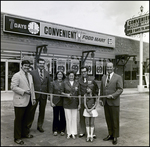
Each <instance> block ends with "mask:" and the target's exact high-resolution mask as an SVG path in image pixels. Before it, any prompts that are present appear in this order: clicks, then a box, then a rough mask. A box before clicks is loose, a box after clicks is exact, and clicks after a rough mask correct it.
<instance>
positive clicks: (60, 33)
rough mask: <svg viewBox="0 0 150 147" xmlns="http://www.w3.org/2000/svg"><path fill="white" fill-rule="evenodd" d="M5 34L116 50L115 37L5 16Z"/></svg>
mask: <svg viewBox="0 0 150 147" xmlns="http://www.w3.org/2000/svg"><path fill="white" fill-rule="evenodd" d="M3 31H4V32H9V33H16V34H24V35H31V36H37V37H42V38H50V39H56V40H63V41H70V42H76V43H84V44H90V45H97V46H104V47H109V48H115V37H113V36H108V35H103V34H100V33H95V32H92V31H84V30H81V29H77V28H73V27H67V26H63V25H58V24H54V23H45V22H39V21H35V20H33V19H26V18H25V19H24V18H21V17H16V16H15V17H14V16H12V15H4V27H3Z"/></svg>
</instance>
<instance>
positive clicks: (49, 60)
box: [42, 57, 52, 74]
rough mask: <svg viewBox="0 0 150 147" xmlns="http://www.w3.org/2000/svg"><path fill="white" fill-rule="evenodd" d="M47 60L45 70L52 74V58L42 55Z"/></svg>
mask: <svg viewBox="0 0 150 147" xmlns="http://www.w3.org/2000/svg"><path fill="white" fill-rule="evenodd" d="M42 58H43V59H44V60H45V70H46V71H48V73H49V74H52V64H51V63H52V59H51V58H49V57H42Z"/></svg>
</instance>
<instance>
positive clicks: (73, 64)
mask: <svg viewBox="0 0 150 147" xmlns="http://www.w3.org/2000/svg"><path fill="white" fill-rule="evenodd" d="M70 69H71V70H74V71H76V74H80V70H79V69H80V67H79V60H71V68H70Z"/></svg>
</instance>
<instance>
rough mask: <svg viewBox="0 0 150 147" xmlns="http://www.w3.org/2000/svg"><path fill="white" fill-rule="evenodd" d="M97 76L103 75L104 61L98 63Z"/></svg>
mask: <svg viewBox="0 0 150 147" xmlns="http://www.w3.org/2000/svg"><path fill="white" fill-rule="evenodd" d="M96 74H97V75H102V74H103V61H96Z"/></svg>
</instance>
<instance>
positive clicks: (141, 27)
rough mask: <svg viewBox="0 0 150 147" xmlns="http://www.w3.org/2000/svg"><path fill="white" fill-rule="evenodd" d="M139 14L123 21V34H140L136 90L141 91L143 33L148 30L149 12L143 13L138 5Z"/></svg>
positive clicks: (142, 87)
mask: <svg viewBox="0 0 150 147" xmlns="http://www.w3.org/2000/svg"><path fill="white" fill-rule="evenodd" d="M140 9H141V14H140V16H138V17H135V18H132V19H128V20H127V21H126V23H125V34H126V35H127V36H131V35H136V34H140V50H139V53H140V55H139V56H140V61H139V69H140V71H139V85H138V87H137V88H138V91H139V92H143V91H144V85H143V33H145V32H149V14H144V15H142V13H143V6H141V7H140Z"/></svg>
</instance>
